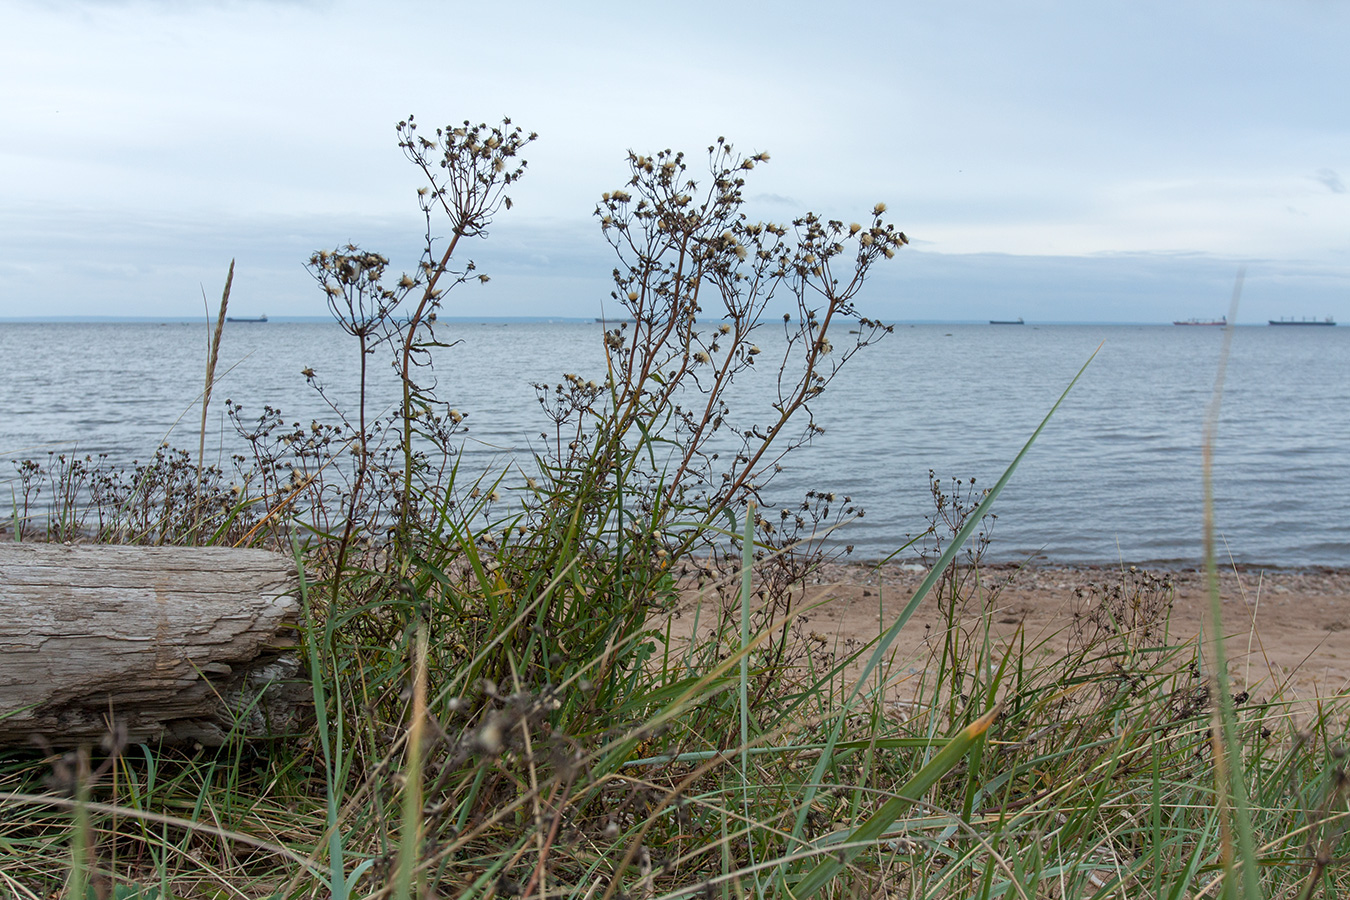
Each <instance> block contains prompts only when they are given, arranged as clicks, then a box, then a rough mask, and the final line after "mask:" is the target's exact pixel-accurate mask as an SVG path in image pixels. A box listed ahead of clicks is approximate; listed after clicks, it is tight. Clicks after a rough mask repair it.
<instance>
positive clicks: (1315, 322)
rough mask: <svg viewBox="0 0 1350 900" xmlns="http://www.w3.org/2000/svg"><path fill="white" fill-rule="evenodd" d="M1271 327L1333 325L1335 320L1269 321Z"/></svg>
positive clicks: (1329, 317)
mask: <svg viewBox="0 0 1350 900" xmlns="http://www.w3.org/2000/svg"><path fill="white" fill-rule="evenodd" d="M1268 321H1269V322H1270V324H1272V325H1335V324H1336V320H1335V319H1333V318H1332V317H1331V316H1327V317H1326V318H1325V319H1270V320H1268Z"/></svg>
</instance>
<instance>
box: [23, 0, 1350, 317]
mask: <svg viewBox="0 0 1350 900" xmlns="http://www.w3.org/2000/svg"><path fill="white" fill-rule="evenodd" d="M0 16H2V17H3V18H0V22H2V23H3V27H0V110H3V124H0V318H16V317H34V316H43V317H47V316H89V315H99V316H108V315H111V316H163V317H183V316H197V315H203V314H204V311H205V304H204V302H203V295H206V296H207V297H209V298H210V300H211V302H212V303H214V302H215V301H216V300H217V298H218V297H219V294H220V289H221V287H222V285H223V282H224V276H225V271H226V269H227V267H228V265H229V262H230V260H231V259H232V258H233V259H236V260H237V273H236V277H235V284H234V289H233V292H232V297H231V311H232V312H237V313H238V314H240V315H246V314H257V313H262V312H266V313H267V314H269V315H272V316H282V315H324V314H325V306H324V301H323V295H322V293H321V292H320V291H319V290H318V289H317V287H316V286H315V285H314V283H313V281H312V280H311V279H310V277H309V275H308V274H307V272H306V270H305V268H304V262H305V260H306V259H308V257H309V255H310V254H311V253H312V252H314V251H315V250H318V249H320V248H325V247H327V248H332V247H336V246H339V245H341V244H345V243H347V242H349V241H350V242H356V243H358V244H360V245H361V246H362V247H364V248H366V249H368V250H375V251H378V252H381V253H383V254H385V255H386V256H389V257H390V258H391V259H392V260H393V262H394V264H395V266H396V267H400V266H401V267H404V268H408V267H411V266H412V265H413V264H414V263H415V262H416V258H417V254H418V252H419V249H420V246H421V240H422V237H421V235H422V229H423V223H422V220H421V218H420V213H419V212H418V209H417V204H416V199H415V191H416V189H417V187H418V186H419V184H420V182H419V181H418V178H417V172H416V171H415V170H414V169H413V167H412V166H411V165H410V164H409V163H408V162H407V161H406V160H405V159H404V158H403V156H402V154H401V152H400V151H399V149H398V147H397V141H396V136H395V131H394V126H395V124H396V123H397V122H398V121H399V120H400V119H402V118H405V117H406V116H408V115H409V114H410V113H411V114H415V115H416V116H417V119H418V121H419V122H420V123H422V124H423V126H425V127H430V126H433V125H438V124H449V123H457V122H460V121H462V120H465V119H469V120H472V121H474V122H478V121H487V122H492V121H497V120H500V119H501V118H502V117H503V116H510V117H511V118H512V120H513V121H514V122H515V123H516V124H518V125H520V126H522V127H523V128H525V129H526V130H530V131H536V132H538V134H539V139H538V141H537V142H536V143H534V144H532V145H531V146H530V148H529V152H528V159H529V169H528V173H527V175H526V177H525V178H524V179H523V180H522V181H521V182H520V183H519V184H518V185H516V186H515V189H514V190H513V191H512V198H513V200H514V204H515V205H514V208H513V209H512V210H511V211H509V212H503V213H502V214H501V215H500V216H498V218H497V220H496V222H495V223H494V226H493V228H492V231H491V234H490V235H489V237H488V238H487V239H486V240H484V241H482V242H474V243H473V244H472V245H471V246H470V247H469V248H468V253H467V256H469V257H471V258H473V259H474V261H475V262H476V264H477V265H478V267H479V270H480V271H483V272H486V273H488V274H490V275H491V276H492V280H491V281H490V282H489V283H487V284H484V285H473V286H472V287H471V288H470V287H468V286H466V287H465V288H464V289H462V290H458V291H457V292H456V293H455V294H452V295H451V299H450V301H449V304H448V306H447V308H446V310H445V313H444V314H445V315H465V316H578V317H590V316H595V315H599V314H600V313H601V311H602V304H603V303H605V302H606V301H607V298H608V293H609V289H610V286H609V272H610V269H611V268H612V267H613V263H614V260H613V258H612V256H611V251H610V250H609V248H608V247H607V246H606V245H605V244H604V242H603V241H602V239H601V236H600V232H599V229H598V227H597V224H596V221H595V218H594V217H593V215H592V213H593V211H594V209H595V204H596V202H597V200H598V198H599V196H600V194H601V193H602V192H604V191H607V190H612V189H614V188H616V187H619V186H621V185H622V184H623V182H624V179H625V174H626V171H627V170H626V166H625V157H626V153H627V151H629V150H630V149H631V150H634V151H636V152H639V153H650V152H652V151H654V150H659V149H663V148H673V149H676V150H686V151H688V152H690V154H691V155H697V154H699V153H701V151H702V150H703V148H705V147H706V146H707V145H708V144H709V143H710V142H712V141H713V140H715V139H716V138H717V137H718V136H725V137H726V138H728V139H729V140H731V141H732V142H733V143H734V144H735V145H736V147H737V148H738V149H740V150H743V151H745V152H747V153H754V152H758V151H768V152H770V153H771V155H772V161H771V162H770V163H769V164H768V165H767V166H762V167H760V168H757V169H756V170H755V171H754V172H753V173H751V176H750V180H749V181H748V183H747V186H746V195H747V197H748V198H749V202H748V207H749V211H750V212H751V214H752V215H753V216H756V217H758V218H763V219H766V220H772V221H784V220H788V219H791V218H792V217H793V216H796V215H799V214H801V213H803V212H806V211H807V210H812V211H815V212H817V213H819V214H821V215H822V216H825V217H828V218H838V219H841V220H843V221H845V222H848V221H854V220H860V219H863V218H864V217H865V216H866V214H867V212H868V211H869V210H870V209H871V208H872V206H873V204H875V203H876V202H878V201H884V202H885V203H886V204H887V205H888V208H889V211H890V212H889V216H890V218H891V220H892V221H893V222H894V223H895V224H896V225H897V226H898V227H900V228H901V229H903V230H904V231H905V232H906V234H907V235H908V236H909V238H910V240H911V244H910V246H909V247H907V248H905V249H904V250H903V251H902V252H901V253H899V254H897V256H896V258H895V259H894V260H892V261H890V262H888V263H887V264H886V265H885V266H884V267H882V268H881V269H879V270H877V272H876V274H875V276H874V278H873V280H872V282H871V284H870V285H869V286H868V288H867V289H866V291H865V293H864V294H863V295H862V296H861V297H860V298H859V307H860V309H861V311H862V312H864V313H865V314H868V315H871V316H873V317H876V318H882V319H886V320H891V321H905V320H933V319H938V320H975V321H980V320H985V319H989V318H1015V317H1018V316H1022V317H1025V318H1026V319H1027V320H1029V321H1106V322H1166V321H1171V320H1173V319H1178V318H1180V319H1186V318H1192V317H1203V318H1211V317H1218V316H1220V315H1222V314H1224V313H1225V312H1226V311H1227V309H1228V304H1229V299H1230V295H1231V293H1232V290H1233V285H1234V281H1235V277H1236V275H1237V273H1238V271H1239V270H1242V269H1244V268H1245V271H1246V279H1245V282H1244V288H1243V294H1242V302H1241V307H1240V312H1239V321H1243V322H1263V321H1264V320H1265V319H1266V318H1275V317H1279V316H1296V317H1303V316H1318V317H1321V316H1328V315H1331V316H1335V317H1336V318H1337V319H1338V321H1344V322H1345V323H1346V324H1350V192H1348V190H1347V184H1350V103H1347V102H1346V99H1345V87H1346V85H1347V84H1350V54H1347V53H1346V52H1345V50H1344V40H1345V35H1346V34H1347V33H1350V2H1343V0H1181V2H1179V0H1166V2H1155V0H1130V2H1116V0H1100V2H1093V3H1083V2H1080V0H1072V2H1070V0H1064V2H1041V0H1023V2H1019V3H1007V2H1006V0H1000V2H983V0H971V2H963V0H952V2H943V3H934V2H932V0H927V2H910V0H893V2H888V3H870V4H865V5H864V4H841V5H839V6H837V7H834V8H827V5H826V4H824V3H820V2H810V3H799V2H791V0H784V2H776V3H754V2H745V3H740V4H731V3H725V2H719V3H705V2H680V3H678V4H649V3H641V2H629V3H601V2H589V3H588V2H581V0H578V2H570V3H557V2H550V3H532V2H520V3H514V4H490V3H483V2H479V3H460V2H454V0H440V2H434V0H381V2H378V3H373V2H355V0H197V2H191V0H125V2H123V0H9V2H7V3H6V4H5V5H4V7H3V11H2V12H0Z"/></svg>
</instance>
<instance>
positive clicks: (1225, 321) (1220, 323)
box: [1172, 316, 1228, 328]
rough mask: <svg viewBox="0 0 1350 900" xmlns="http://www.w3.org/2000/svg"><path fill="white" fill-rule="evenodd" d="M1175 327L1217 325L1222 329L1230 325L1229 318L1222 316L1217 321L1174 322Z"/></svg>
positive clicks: (1192, 320) (1188, 320)
mask: <svg viewBox="0 0 1350 900" xmlns="http://www.w3.org/2000/svg"><path fill="white" fill-rule="evenodd" d="M1172 324H1173V325H1217V326H1219V327H1220V328H1222V327H1223V326H1225V325H1227V324H1228V317H1227V316H1220V317H1219V318H1217V319H1187V320H1186V321H1184V322H1173V323H1172Z"/></svg>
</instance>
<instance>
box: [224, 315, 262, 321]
mask: <svg viewBox="0 0 1350 900" xmlns="http://www.w3.org/2000/svg"><path fill="white" fill-rule="evenodd" d="M225 321H226V322H258V323H263V322H266V321H267V313H263V314H262V315H261V316H226V317H225Z"/></svg>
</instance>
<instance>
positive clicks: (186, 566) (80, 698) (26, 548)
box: [0, 543, 312, 747]
mask: <svg viewBox="0 0 1350 900" xmlns="http://www.w3.org/2000/svg"><path fill="white" fill-rule="evenodd" d="M299 615H300V602H299V591H298V579H297V575H296V568H295V563H294V561H292V560H290V559H287V558H286V557H284V556H280V555H278V554H275V553H268V552H266V551H262V550H235V549H229V548H223V547H127V546H65V545H60V544H13V543H9V544H0V745H11V746H12V745H19V744H25V743H31V742H33V741H34V740H41V739H45V740H46V741H47V742H49V743H50V744H51V745H53V746H57V747H69V746H73V745H76V744H79V743H86V742H93V741H98V740H99V739H100V738H102V737H103V736H104V735H106V734H108V733H109V732H110V730H111V727H112V726H113V724H114V723H115V724H116V725H117V726H119V727H120V728H125V734H126V737H127V738H128V739H129V740H130V741H132V742H140V741H145V742H150V743H155V742H165V743H201V744H203V745H207V746H216V745H219V744H221V743H223V742H224V741H225V740H226V739H227V737H228V736H229V735H230V734H231V733H235V734H241V735H243V736H246V737H251V738H258V737H269V736H279V735H283V734H286V733H288V732H293V731H295V730H297V729H299V728H300V727H302V726H303V725H304V724H305V723H306V722H307V721H308V718H309V715H310V713H311V711H312V709H311V706H312V696H311V692H310V688H309V681H308V679H307V678H306V677H305V676H304V673H302V672H301V663H300V658H299V655H298V649H299V648H298V643H299V632H298V630H297V627H296V625H297V622H298V620H299Z"/></svg>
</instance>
